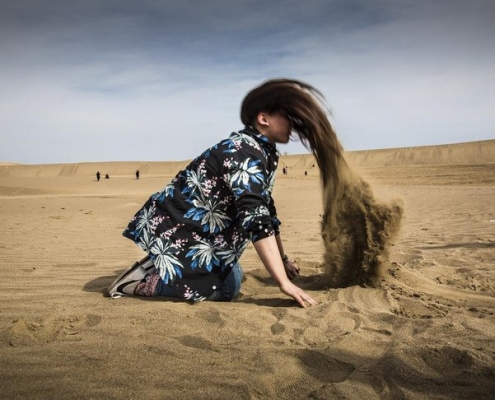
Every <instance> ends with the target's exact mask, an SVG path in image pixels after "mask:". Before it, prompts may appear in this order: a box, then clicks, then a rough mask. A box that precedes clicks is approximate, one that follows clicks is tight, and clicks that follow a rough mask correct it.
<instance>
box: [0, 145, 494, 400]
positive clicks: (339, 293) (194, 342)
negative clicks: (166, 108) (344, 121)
mask: <svg viewBox="0 0 495 400" xmlns="http://www.w3.org/2000/svg"><path fill="white" fill-rule="evenodd" d="M494 143H495V141H487V142H484V143H483V142H478V143H475V144H464V145H457V146H455V148H454V150H452V146H450V147H449V146H446V147H442V146H437V147H435V148H418V149H397V150H396V152H395V153H393V151H394V150H389V151H383V152H382V153H380V152H378V151H377V152H369V153H366V154H365V153H359V154H356V153H351V154H348V159H349V160H350V161H351V163H352V164H354V165H356V166H358V168H357V170H356V171H357V173H358V174H359V176H361V177H363V179H364V181H365V182H367V183H369V184H370V185H371V188H372V189H373V198H375V197H376V199H377V201H378V202H379V203H381V202H383V204H393V201H394V200H393V199H401V201H402V203H403V207H404V208H403V209H404V215H403V218H402V226H401V230H400V234H399V236H398V237H397V238H396V239H395V240H393V241H392V242H391V244H393V246H391V247H390V249H389V250H390V251H389V255H388V259H389V261H388V262H386V263H385V264H384V265H383V267H384V268H383V270H384V272H385V273H384V276H383V278H382V279H381V280H379V282H378V283H379V284H378V285H377V286H376V287H373V288H370V287H368V288H364V287H362V286H359V285H353V286H352V285H351V286H348V287H346V288H339V289H327V288H326V287H327V282H326V278H327V275H326V274H325V271H324V268H323V265H324V263H325V259H324V254H325V253H326V248H325V245H324V243H323V241H322V237H321V232H320V228H321V223H322V222H323V221H322V219H321V216H322V215H323V214H324V211H325V210H324V208H323V205H322V197H323V193H322V191H321V188H320V187H321V185H320V180H319V179H320V178H319V173H318V168H317V167H313V165H314V164H315V162H314V159H313V158H312V157H311V156H287V157H282V158H281V160H280V161H281V163H282V164H283V165H285V166H288V167H289V174H288V175H287V176H284V175H282V174H281V173H280V174H279V176H278V177H277V183H276V187H275V193H274V197H275V201H276V203H277V209H278V212H279V215H280V218H281V220H282V222H283V225H282V227H281V228H282V234H283V237H284V244H285V247H286V251H287V252H288V254H289V255H290V256H291V257H293V258H296V260H297V261H298V263H299V266H300V267H301V277H299V278H297V280H296V282H297V284H298V285H299V286H301V287H302V288H304V289H305V290H306V291H308V293H309V294H311V296H313V297H314V298H315V299H317V301H318V302H319V304H318V305H317V306H315V307H311V308H309V309H301V308H298V307H297V306H296V304H295V302H294V301H293V300H291V299H289V298H287V297H285V296H284V295H283V294H281V293H280V292H279V290H278V289H277V288H276V287H275V286H274V284H273V281H272V280H271V279H270V277H269V275H268V273H267V272H266V271H265V270H264V268H263V266H262V264H261V262H260V261H259V260H258V257H257V255H256V252H255V251H254V249H253V248H252V247H249V248H248V250H247V251H246V253H245V254H244V256H243V258H242V265H243V268H244V270H245V273H246V281H245V282H244V283H243V287H242V297H241V298H240V299H239V301H237V302H234V303H211V302H203V303H200V304H196V305H190V304H187V303H182V302H175V301H164V300H162V299H143V298H122V299H118V300H115V299H110V298H107V297H105V296H104V295H103V292H104V290H105V288H106V287H107V286H108V285H109V284H110V283H111V282H112V280H113V279H115V277H116V275H117V273H119V272H120V271H122V270H123V269H125V268H126V267H127V266H128V265H130V264H131V263H133V262H134V261H136V260H138V259H139V258H141V257H142V256H143V253H142V252H141V251H140V250H139V249H138V248H136V246H133V245H132V244H129V241H128V240H127V239H125V238H123V237H122V236H121V232H122V229H123V227H124V226H125V225H126V224H127V222H128V219H129V218H130V216H132V215H133V213H134V212H135V210H136V209H137V208H138V207H139V206H140V205H141V204H142V203H144V201H146V199H147V198H148V197H149V195H150V194H151V193H152V192H153V191H156V190H158V189H160V188H161V187H163V186H164V185H165V184H166V183H168V181H169V180H170V179H171V178H172V176H173V175H174V174H175V173H176V172H177V169H178V168H179V167H180V166H181V165H183V164H182V163H170V164H167V163H146V162H142V163H106V164H103V163H102V164H73V165H65V166H63V165H58V166H53V165H52V166H21V165H7V166H1V167H0V216H1V218H2V223H3V226H4V234H3V235H2V238H1V239H0V304H1V307H0V398H5V399H11V398H47V399H48V398H50V399H76V398H77V399H80V398H109V399H111V398H122V397H128V398H137V399H140V398H143V399H144V398H146V399H169V398H170V399H186V398H204V399H220V398H222V399H225V398H232V399H234V398H235V399H302V398H314V399H335V398H347V399H362V398H368V399H375V398H380V399H400V398H407V399H426V398H428V399H431V398H434V399H465V398H491V397H492V396H493V392H494V390H495V316H494V312H495V297H494V295H495V251H494V250H495V164H494V163H493V161H495V151H492V152H491V153H489V151H488V150H490V149H493V144H494ZM462 146H465V149H466V152H465V154H466V157H465V158H464V159H463V160H462V161H463V162H459V159H458V158H456V159H455V160H454V161H455V164H453V163H449V162H448V158H449V157H453V156H452V155H455V156H456V157H458V156H459V154H461V155H462ZM473 148H474V149H476V148H477V149H478V151H472V149H473ZM487 149H488V150H487ZM490 151H491V150H490ZM454 153H455V154H454ZM428 154H432V155H434V156H432V157H431V158H428V156H427V155H428ZM439 154H440V156H441V157H443V158H442V160H443V161H445V162H444V163H443V165H429V164H431V161H432V160H433V159H438V155H439ZM471 154H473V157H472V158H471V156H470V155H471ZM480 154H481V155H482V156H483V157H488V159H489V160H491V161H487V159H483V158H480ZM411 159H412V160H416V161H417V160H421V161H422V163H418V164H416V165H412V164H414V163H408V160H411ZM366 160H369V161H370V164H369V166H366ZM380 160H381V161H382V162H379V161H380ZM390 160H395V164H392V165H390V164H389V165H388V166H384V165H385V164H386V163H388V162H390ZM385 161H386V163H385ZM137 168H140V169H141V173H142V174H141V179H140V180H136V179H135V178H134V172H135V170H136V169H137ZM146 168H147V171H148V173H146V172H145V171H144V170H145V169H146ZM98 169H99V170H100V172H101V173H102V174H103V175H104V174H105V173H109V174H110V179H109V180H102V181H100V182H96V180H95V178H94V173H96V170H98ZM304 171H306V172H307V173H308V175H307V176H304Z"/></svg>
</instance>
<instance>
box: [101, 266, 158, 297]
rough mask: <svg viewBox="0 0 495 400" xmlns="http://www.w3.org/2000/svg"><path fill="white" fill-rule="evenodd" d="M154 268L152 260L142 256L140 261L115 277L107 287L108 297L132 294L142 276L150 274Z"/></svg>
mask: <svg viewBox="0 0 495 400" xmlns="http://www.w3.org/2000/svg"><path fill="white" fill-rule="evenodd" d="M155 270H156V268H155V265H154V264H153V261H151V259H150V258H149V257H145V258H143V259H142V260H141V261H139V262H136V263H134V265H133V266H132V267H130V268H128V269H126V270H125V271H124V272H122V274H120V275H119V277H118V278H117V279H115V281H114V282H113V283H112V284H111V285H110V286H109V287H108V289H107V292H108V294H109V295H110V297H113V298H114V299H118V298H119V297H122V296H126V295H127V296H132V295H133V294H134V290H135V289H136V287H137V285H139V284H140V283H141V282H142V281H143V279H144V278H146V277H147V276H148V275H151V274H152V273H154V272H155Z"/></svg>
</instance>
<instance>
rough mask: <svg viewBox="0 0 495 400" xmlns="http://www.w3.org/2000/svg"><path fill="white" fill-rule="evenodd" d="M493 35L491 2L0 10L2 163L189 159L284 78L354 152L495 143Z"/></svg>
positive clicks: (201, 1) (186, 1)
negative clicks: (303, 85) (320, 102)
mask: <svg viewBox="0 0 495 400" xmlns="http://www.w3.org/2000/svg"><path fill="white" fill-rule="evenodd" d="M494 38H495V2H494V1H493V0H469V1H466V0H437V1H436V0H326V1H325V0H304V1H301V0H271V1H260V0H208V1H207V0H180V1H179V0H174V1H172V0H139V1H135V0H79V1H75V0H74V1H67V0H0V162H16V163H25V164H46V163H72V162H94V161H170V160H187V159H191V158H194V157H196V156H197V155H199V154H200V153H201V152H202V151H203V150H205V149H206V148H208V147H210V146H212V145H214V144H215V143H216V142H218V141H219V140H221V139H223V138H225V137H227V136H228V135H229V134H230V133H231V132H233V131H237V130H239V129H242V127H243V126H242V124H241V122H240V119H239V110H240V104H241V102H242V99H243V98H244V96H245V95H246V93H247V92H248V91H249V90H251V89H253V88H254V87H255V86H257V85H259V84H261V83H262V82H264V81H266V80H268V79H272V78H280V77H286V78H293V79H299V80H302V81H305V82H307V83H309V84H311V85H313V86H315V87H316V88H318V89H319V90H320V91H321V92H322V93H323V94H324V95H325V98H326V101H327V103H328V106H329V109H330V110H331V115H330V116H329V118H330V120H331V122H332V125H333V127H334V129H335V130H336V132H337V135H338V137H339V139H340V141H341V143H342V145H343V147H344V149H345V150H348V151H352V150H370V149H382V148H395V147H411V146H428V145H437V144H450V143H459V142H468V141H476V140H486V139H494V138H495V128H494V127H495V67H494V66H495V41H494ZM279 150H280V151H281V152H282V153H283V154H285V153H287V154H300V153H306V152H307V150H306V149H305V148H304V147H303V146H302V144H301V143H299V142H291V143H290V144H288V145H280V146H279Z"/></svg>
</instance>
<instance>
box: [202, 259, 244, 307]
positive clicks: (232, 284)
mask: <svg viewBox="0 0 495 400" xmlns="http://www.w3.org/2000/svg"><path fill="white" fill-rule="evenodd" d="M243 275H244V274H243V272H242V268H241V264H239V263H237V264H236V265H235V266H234V267H233V268H232V270H231V271H230V273H229V274H228V275H227V278H225V280H224V281H223V283H222V284H221V285H220V287H219V288H218V289H217V290H215V291H214V292H213V294H212V295H211V296H210V297H208V300H210V301H232V300H234V299H235V298H236V297H237V295H238V294H239V292H240V290H241V282H242V277H243Z"/></svg>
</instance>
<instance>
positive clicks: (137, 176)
mask: <svg viewBox="0 0 495 400" xmlns="http://www.w3.org/2000/svg"><path fill="white" fill-rule="evenodd" d="M136 179H139V170H138V169H137V170H136Z"/></svg>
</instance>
